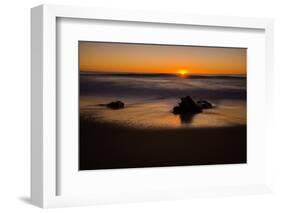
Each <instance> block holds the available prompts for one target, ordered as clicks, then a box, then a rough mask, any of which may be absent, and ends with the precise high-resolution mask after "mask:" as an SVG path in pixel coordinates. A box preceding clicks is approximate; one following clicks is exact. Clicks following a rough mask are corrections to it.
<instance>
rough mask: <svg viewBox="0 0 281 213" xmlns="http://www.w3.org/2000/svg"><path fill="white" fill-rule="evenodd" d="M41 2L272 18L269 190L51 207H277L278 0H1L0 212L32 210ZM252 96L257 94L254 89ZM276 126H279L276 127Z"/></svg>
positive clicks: (280, 196) (280, 170) (280, 186)
mask: <svg viewBox="0 0 281 213" xmlns="http://www.w3.org/2000/svg"><path fill="white" fill-rule="evenodd" d="M41 3H55V4H71V5H75V4H79V5H80V6H97V7H111V8H123V9H139V10H154V11H162V12H165V11H167V12H173V13H177V12H185V13H191V14H216V15H231V16H252V17H270V18H274V19H275V45H274V46H275V50H274V52H275V82H274V83H275V91H274V92H275V93H274V97H275V112H274V113H275V119H274V123H275V129H274V130H273V131H272V133H273V137H272V138H273V140H272V144H271V152H270V154H271V158H270V160H271V165H272V167H271V168H270V169H271V170H272V171H273V174H274V176H273V183H274V193H273V194H270V195H259V196H241V197H224V198H211V199H205V198H204V199H203V198H201V199H190V200H185V201H169V202H156V203H152V202H150V203H138V204H122V205H121V204H119V205H107V206H106V205H104V206H94V207H80V208H71V209H53V210H47V211H51V212H63V211H68V212H77V211H83V212H102V213H103V212H116V213H118V212H122V213H127V212H128V213H129V212H130V213H131V212H216V213H219V212H227V213H232V212H235V213H237V212H255V213H258V212H281V181H280V180H281V166H280V164H281V155H280V152H281V137H280V134H278V133H279V131H280V130H281V125H280V119H281V116H280V115H281V113H280V109H281V72H280V71H281V62H280V60H281V59H279V58H281V3H280V1H278V0H205V1H203V0H194V1H189V0H182V1H180V0H170V1H164V0H139V1H133V0H115V1H114V0H111V1H110V0H101V1H98V0H80V1H79V2H78V1H74V0H68V1H67V0H56V1H44V2H41V1H38V0H8V1H7V0H6V1H2V2H1V7H0V16H1V19H0V23H1V24H0V26H1V32H0V38H1V39H0V42H1V45H0V54H1V55H0V73H1V75H0V100H1V103H0V137H1V139H0V145H1V147H0V165H1V166H0V169H1V170H0V212H12V211H13V212H21V213H22V212H38V211H40V209H39V208H36V207H34V206H32V205H30V204H29V200H28V199H29V188H30V184H29V179H30V175H29V173H30V166H29V163H30V156H29V153H30V152H29V149H30V10H29V9H30V8H31V7H33V6H37V5H39V4H41ZM257 95H258V94H257ZM279 129H280V130H279Z"/></svg>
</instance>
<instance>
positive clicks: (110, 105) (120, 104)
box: [106, 101, 125, 109]
mask: <svg viewBox="0 0 281 213" xmlns="http://www.w3.org/2000/svg"><path fill="white" fill-rule="evenodd" d="M106 106H107V107H108V108H110V109H123V108H124V107H125V104H124V103H123V102H122V101H113V102H110V103H108V104H106Z"/></svg>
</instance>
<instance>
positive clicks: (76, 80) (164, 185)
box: [31, 5, 273, 207]
mask: <svg viewBox="0 0 281 213" xmlns="http://www.w3.org/2000/svg"><path fill="white" fill-rule="evenodd" d="M31 14H32V18H31V19H32V20H31V21H32V32H31V36H32V38H31V39H32V47H31V51H32V147H31V153H32V162H31V168H32V173H31V177H32V180H31V183H32V184H31V186H32V187H31V199H32V203H33V204H35V205H37V206H40V207H57V206H75V205H89V204H99V203H117V202H138V201H144V200H166V199H183V198H188V197H198V196H222V195H236V194H237V195H242V194H256V193H265V192H270V181H269V180H270V178H269V177H270V171H269V169H268V161H266V151H265V150H266V147H267V146H269V145H270V137H269V136H268V134H267V130H268V129H270V127H271V125H272V124H271V114H270V108H271V107H272V105H271V103H272V99H271V91H272V89H271V88H272V71H273V62H272V60H273V38H272V37H273V21H272V20H270V19H257V18H238V17H216V16H201V15H200V16H199V15H198V16H196V15H188V14H161V13H154V12H147V11H146V12H141V11H121V10H120V11H118V10H100V9H95V8H82V7H81V8H80V7H69V6H53V5H42V6H39V7H36V8H33V9H32V10H31Z"/></svg>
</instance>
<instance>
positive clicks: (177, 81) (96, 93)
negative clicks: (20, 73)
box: [80, 72, 247, 128]
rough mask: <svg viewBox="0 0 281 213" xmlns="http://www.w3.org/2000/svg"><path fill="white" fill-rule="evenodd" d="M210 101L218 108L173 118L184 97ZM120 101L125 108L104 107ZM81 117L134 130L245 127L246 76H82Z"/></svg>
mask: <svg viewBox="0 0 281 213" xmlns="http://www.w3.org/2000/svg"><path fill="white" fill-rule="evenodd" d="M187 95H189V96H191V97H192V98H193V99H194V100H200V99H204V100H208V101H210V102H211V103H213V104H214V106H215V107H214V108H212V109H208V110H204V111H203V113H199V114H195V115H184V116H180V115H174V114H173V113H172V109H173V107H174V106H176V105H177V104H178V102H179V101H180V97H184V96H187ZM116 100H121V101H123V102H124V103H125V108H124V109H120V110H112V109H108V108H106V107H105V106H102V104H106V103H109V102H111V101H116ZM80 114H87V115H88V116H92V117H93V118H94V119H95V120H96V121H100V122H112V123H116V124H118V125H125V126H129V127H132V128H197V127H221V126H235V125H245V124H246V117H247V116H246V76H239V75H232V76H229V75H228V76H223V75H219V76H214V75H192V76H188V77H186V78H182V77H179V76H177V75H168V74H128V73H106V74H103V73H94V72H91V73H83V72H80Z"/></svg>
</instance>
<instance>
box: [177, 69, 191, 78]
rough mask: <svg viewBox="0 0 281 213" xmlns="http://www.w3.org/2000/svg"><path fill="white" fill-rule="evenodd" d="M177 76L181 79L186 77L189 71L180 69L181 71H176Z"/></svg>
mask: <svg viewBox="0 0 281 213" xmlns="http://www.w3.org/2000/svg"><path fill="white" fill-rule="evenodd" d="M178 74H179V76H181V77H187V75H188V74H189V71H188V70H186V69H181V70H178Z"/></svg>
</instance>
